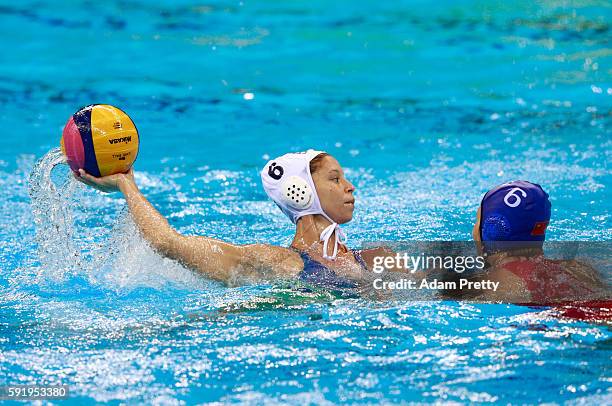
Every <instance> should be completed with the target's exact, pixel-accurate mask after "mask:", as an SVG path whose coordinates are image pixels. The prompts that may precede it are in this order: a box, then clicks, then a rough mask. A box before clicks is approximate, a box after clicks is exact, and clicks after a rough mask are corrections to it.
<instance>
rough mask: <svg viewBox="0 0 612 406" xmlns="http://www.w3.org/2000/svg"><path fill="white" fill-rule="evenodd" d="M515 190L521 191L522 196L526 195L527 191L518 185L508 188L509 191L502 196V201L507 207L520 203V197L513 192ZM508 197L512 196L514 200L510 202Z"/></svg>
mask: <svg viewBox="0 0 612 406" xmlns="http://www.w3.org/2000/svg"><path fill="white" fill-rule="evenodd" d="M516 192H521V194H522V195H523V197H527V192H525V191H524V190H523V189H521V188H519V187H515V188H512V189H510V191H509V192H508V193H507V194H506V196H504V203H506V205H507V206H508V207H516V206H518V205H519V204H521V197H520V196H519V195H516V194H515V193H516ZM510 197H514V201H513V202H512V203H510V202H509V201H508V199H509V198H510Z"/></svg>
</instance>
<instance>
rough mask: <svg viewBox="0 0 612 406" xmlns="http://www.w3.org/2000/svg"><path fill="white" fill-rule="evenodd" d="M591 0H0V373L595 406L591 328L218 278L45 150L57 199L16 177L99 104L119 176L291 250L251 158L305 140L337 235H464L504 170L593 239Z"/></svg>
mask: <svg viewBox="0 0 612 406" xmlns="http://www.w3.org/2000/svg"><path fill="white" fill-rule="evenodd" d="M611 10H612V9H611V8H610V7H609V5H607V4H606V2H601V1H598V0H583V1H573V2H572V1H570V2H557V1H546V2H533V1H522V0H520V1H515V2H505V1H488V2H487V1H474V0H472V1H468V0H465V1H437V2H429V1H393V2H374V1H368V2H355V1H335V2H327V1H313V0H310V1H291V2H278V1H256V2H251V1H227V2H221V1H220V2H210V3H200V2H196V1H156V2H155V4H153V2H145V1H139V0H133V1H107V2H94V1H55V2H40V1H23V2H8V1H3V2H1V3H0V47H1V48H2V52H0V102H1V104H2V107H3V108H2V110H1V111H0V125H1V126H2V128H3V135H2V137H1V138H0V140H1V141H0V142H1V145H2V148H1V149H0V187H1V190H2V192H1V194H0V199H1V200H0V265H1V269H2V272H1V274H0V385H8V384H60V383H61V384H67V385H69V386H70V391H71V397H70V400H69V401H68V402H67V403H74V404H85V403H87V404H88V403H91V402H105V401H120V402H126V403H130V404H137V403H142V402H145V403H156V404H185V403H188V404H191V403H206V402H235V403H266V404H270V403H273V404H275V403H283V404H285V403H290V404H313V403H315V404H325V403H349V402H350V403H353V402H358V403H379V402H383V403H401V402H444V401H448V402H466V403H467V402H477V403H541V402H552V403H561V402H569V403H586V404H607V403H610V402H612V390H611V385H610V382H612V372H611V371H612V368H611V366H612V362H611V361H612V357H611V356H612V347H611V337H612V335H611V333H610V328H609V326H606V325H601V324H592V323H591V324H589V323H585V322H578V321H571V320H564V319H559V318H556V317H553V316H552V315H551V313H550V311H549V310H543V309H532V308H526V307H519V306H512V305H493V304H491V305H477V304H468V303H458V302H451V301H449V302H418V301H417V302H415V301H411V302H397V301H394V302H371V301H367V300H364V299H337V298H334V297H332V296H330V295H325V293H321V294H320V295H319V296H316V295H315V296H316V297H301V298H297V299H295V300H294V299H292V298H293V295H294V294H295V292H292V290H291V289H288V288H286V287H279V286H269V285H248V286H242V287H224V286H221V285H219V284H217V283H215V282H212V281H209V280H207V279H206V278H203V277H200V276H198V275H195V274H193V273H192V272H191V271H189V270H187V269H185V268H183V267H181V266H180V265H178V264H176V263H174V262H172V261H170V260H167V259H163V258H161V257H159V256H158V255H157V254H155V253H154V252H153V251H152V250H151V249H150V248H149V247H148V246H147V245H146V244H145V243H144V242H143V240H142V239H141V238H140V237H139V236H138V234H137V232H136V229H135V227H134V225H133V224H132V223H131V221H130V220H129V216H128V215H127V212H126V208H125V204H124V201H123V200H122V199H121V198H120V196H119V195H103V194H101V193H98V192H96V191H93V190H91V189H87V188H85V187H84V186H83V185H81V184H78V183H76V182H74V181H72V180H71V179H70V177H69V173H68V171H67V169H66V168H65V167H63V168H62V167H58V168H56V169H55V170H53V172H52V173H51V175H49V176H50V181H49V182H47V183H44V184H43V183H40V184H39V186H40V185H41V184H43V186H44V185H47V186H48V185H49V184H50V182H51V181H52V182H53V184H55V185H56V187H57V188H58V190H60V192H61V193H60V195H62V196H64V197H63V199H64V200H62V199H61V198H60V199H59V200H57V199H55V200H53V199H52V198H50V197H49V199H47V200H45V199H42V200H41V198H40V196H47V195H45V194H44V193H43V194H41V193H42V192H40V191H38V192H37V191H35V193H34V192H32V186H31V185H32V184H31V183H29V182H30V175H31V173H33V171H34V172H35V173H41V172H40V168H41V167H40V166H39V167H38V172H36V170H34V165H35V163H36V162H37V161H38V160H39V159H40V158H41V157H43V156H45V155H46V154H47V153H48V152H49V151H50V150H52V149H53V148H56V147H57V146H58V144H59V139H60V136H61V130H62V128H63V125H64V124H65V122H66V120H67V119H68V117H69V116H70V115H71V114H72V113H74V112H75V111H76V110H77V109H78V108H79V107H81V106H84V105H87V104H91V103H108V104H113V105H116V106H119V107H121V108H122V109H123V110H125V111H126V112H128V113H129V114H130V115H131V117H132V118H133V120H134V121H135V123H136V125H137V127H138V129H139V132H140V136H141V146H140V155H139V158H138V161H137V163H136V165H135V169H136V180H137V183H138V184H139V186H140V188H141V190H142V191H143V193H144V194H145V196H146V197H147V198H148V199H149V200H150V201H151V202H152V204H153V205H154V206H155V207H156V208H157V209H158V210H159V211H160V212H161V213H162V214H163V215H164V216H166V217H167V218H168V220H169V221H170V223H171V224H172V226H174V227H175V228H176V229H178V230H179V231H180V232H182V233H186V234H198V235H207V236H211V237H216V238H221V239H225V240H228V241H231V242H235V243H240V244H246V243H270V244H278V245H288V244H289V242H290V241H291V238H292V236H293V229H292V226H291V224H290V223H289V221H288V220H287V219H286V218H285V217H284V216H283V215H282V213H281V212H280V211H279V210H278V209H277V208H276V207H275V206H274V204H273V203H271V202H270V201H269V200H268V199H267V198H266V196H265V193H264V191H263V189H262V188H261V185H260V182H259V173H258V172H259V170H260V169H261V167H262V166H263V164H264V163H265V162H266V161H267V160H268V159H270V158H271V157H274V156H277V155H280V154H282V153H285V152H288V151H301V150H305V149H307V148H316V149H321V150H326V151H328V152H330V153H331V154H333V155H334V156H335V157H336V158H337V159H338V160H339V162H340V163H341V164H342V165H343V167H345V169H346V175H347V177H348V178H349V179H350V180H351V181H353V183H354V184H355V185H356V187H357V191H356V198H357V203H356V210H355V217H354V220H353V221H352V222H351V223H350V224H348V225H346V226H345V227H344V230H345V231H346V233H347V234H348V236H349V245H350V246H353V247H358V246H359V245H360V244H361V243H362V242H366V241H373V240H392V241H398V240H444V239H447V240H451V239H457V240H467V239H469V238H470V232H471V228H472V224H473V221H474V218H475V212H476V209H477V207H478V203H479V201H480V198H481V196H482V194H483V193H484V192H486V191H487V190H488V189H490V188H491V187H493V186H494V185H496V184H499V183H502V182H505V181H508V180H513V179H526V180H530V181H533V182H536V183H539V184H541V185H542V186H543V187H544V188H545V190H546V191H547V192H548V193H549V194H550V198H551V201H552V204H553V214H552V216H553V217H552V221H551V224H550V227H549V231H548V238H549V239H554V240H610V239H611V237H612V219H611V218H610V203H609V202H610V201H611V200H612V195H611V188H612V182H611V179H612V178H611V175H612V174H611V170H610V157H611V151H612V148H611V147H612V138H611V133H612V131H611V128H612V126H611V124H612V109H611V106H612V81H611V79H610V77H611V75H610V72H611V69H612V67H611V66H610V62H611V61H612V51H611V50H610V40H611V32H610V21H611V17H612V11H611ZM247 93H251V94H252V95H253V98H250V97H248V96H246V97H245V94H247ZM44 168H47V169H49V168H50V167H48V166H46V167H44ZM30 194H32V196H33V197H31V196H30ZM48 196H52V195H48ZM33 199H39V200H40V201H39V205H38V206H37V205H33ZM41 202H42V203H41ZM37 208H38V209H37ZM41 208H42V210H40V209H41ZM37 210H38V211H37ZM66 213H70V216H72V217H70V221H69V222H67V223H65V224H64V223H62V224H63V225H61V224H60V225H57V224H58V223H57V221H60V220H61V219H64V220H65V219H67V218H68V217H66ZM41 219H46V220H45V221H42V220H41ZM35 225H36V226H35ZM54 227H55V228H54ZM37 230H39V237H38V239H37V237H36V232H37ZM41 230H42V231H41ZM41 233H42V234H41ZM41 236H43V237H44V238H41ZM271 296H273V297H279V296H280V297H282V298H284V299H282V300H280V301H277V302H274V301H272V302H270V301H266V300H267V299H266V298H269V297H271Z"/></svg>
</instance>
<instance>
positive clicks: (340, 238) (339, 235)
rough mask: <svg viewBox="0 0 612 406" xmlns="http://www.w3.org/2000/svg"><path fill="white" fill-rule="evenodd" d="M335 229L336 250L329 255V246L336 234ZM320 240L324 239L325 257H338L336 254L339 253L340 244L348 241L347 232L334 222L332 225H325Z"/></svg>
mask: <svg viewBox="0 0 612 406" xmlns="http://www.w3.org/2000/svg"><path fill="white" fill-rule="evenodd" d="M334 231H335V232H336V237H335V238H334V252H333V254H332V255H331V256H330V255H327V246H328V244H329V240H330V238H331V237H332V235H334ZM320 241H323V258H325V259H336V255H338V244H339V243H342V244H344V243H346V234H344V232H342V230H341V229H340V226H339V225H338V223H334V222H332V223H331V224H330V225H328V226H327V227H325V230H323V232H322V233H321V236H320Z"/></svg>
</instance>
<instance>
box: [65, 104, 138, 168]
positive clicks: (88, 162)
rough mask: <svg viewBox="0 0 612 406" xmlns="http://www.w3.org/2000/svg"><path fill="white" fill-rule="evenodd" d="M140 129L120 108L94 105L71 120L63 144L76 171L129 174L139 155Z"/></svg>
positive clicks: (67, 157)
mask: <svg viewBox="0 0 612 406" xmlns="http://www.w3.org/2000/svg"><path fill="white" fill-rule="evenodd" d="M138 144H139V137H138V130H137V129H136V126H135V125H134V122H133V121H132V119H131V118H130V117H129V116H128V115H127V114H126V113H124V112H123V111H122V110H120V109H118V108H117V107H114V106H111V105H108V104H93V105H90V106H86V107H83V108H82V109H80V110H79V111H77V112H76V113H74V114H73V115H72V117H70V119H69V120H68V122H67V123H66V126H65V127H64V131H63V132H62V139H61V141H60V145H61V147H62V152H63V153H64V155H66V159H67V161H68V165H70V168H71V169H72V170H73V171H75V172H76V171H78V170H79V169H84V170H85V171H86V172H87V173H89V174H91V175H93V176H96V177H99V176H107V175H112V174H115V173H121V172H127V171H128V170H129V169H130V168H131V167H132V164H133V163H134V161H135V160H136V157H137V156H138Z"/></svg>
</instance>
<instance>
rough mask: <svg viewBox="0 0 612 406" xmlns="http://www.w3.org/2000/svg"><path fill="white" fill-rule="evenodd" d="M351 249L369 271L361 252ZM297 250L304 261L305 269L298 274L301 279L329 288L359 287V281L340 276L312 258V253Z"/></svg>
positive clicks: (358, 260)
mask: <svg viewBox="0 0 612 406" xmlns="http://www.w3.org/2000/svg"><path fill="white" fill-rule="evenodd" d="M296 251H297V250H296ZM351 251H352V252H353V255H354V256H355V259H356V260H357V262H359V264H360V265H361V266H362V267H363V269H364V270H366V271H367V269H368V268H367V266H366V264H365V262H364V260H363V258H362V257H361V253H360V252H359V251H356V250H351ZM297 252H298V253H299V254H300V256H301V257H302V261H304V270H303V271H302V272H300V273H299V275H298V277H299V278H300V280H301V281H303V282H307V283H309V284H311V285H316V286H320V287H322V288H327V289H355V288H356V287H357V283H355V282H353V281H351V280H350V279H347V278H344V277H342V276H339V275H338V274H336V272H334V271H332V270H331V269H329V268H328V267H326V266H325V265H323V264H322V263H320V262H319V261H315V260H314V259H312V258H310V255H308V254H307V253H306V252H304V251H297Z"/></svg>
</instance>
